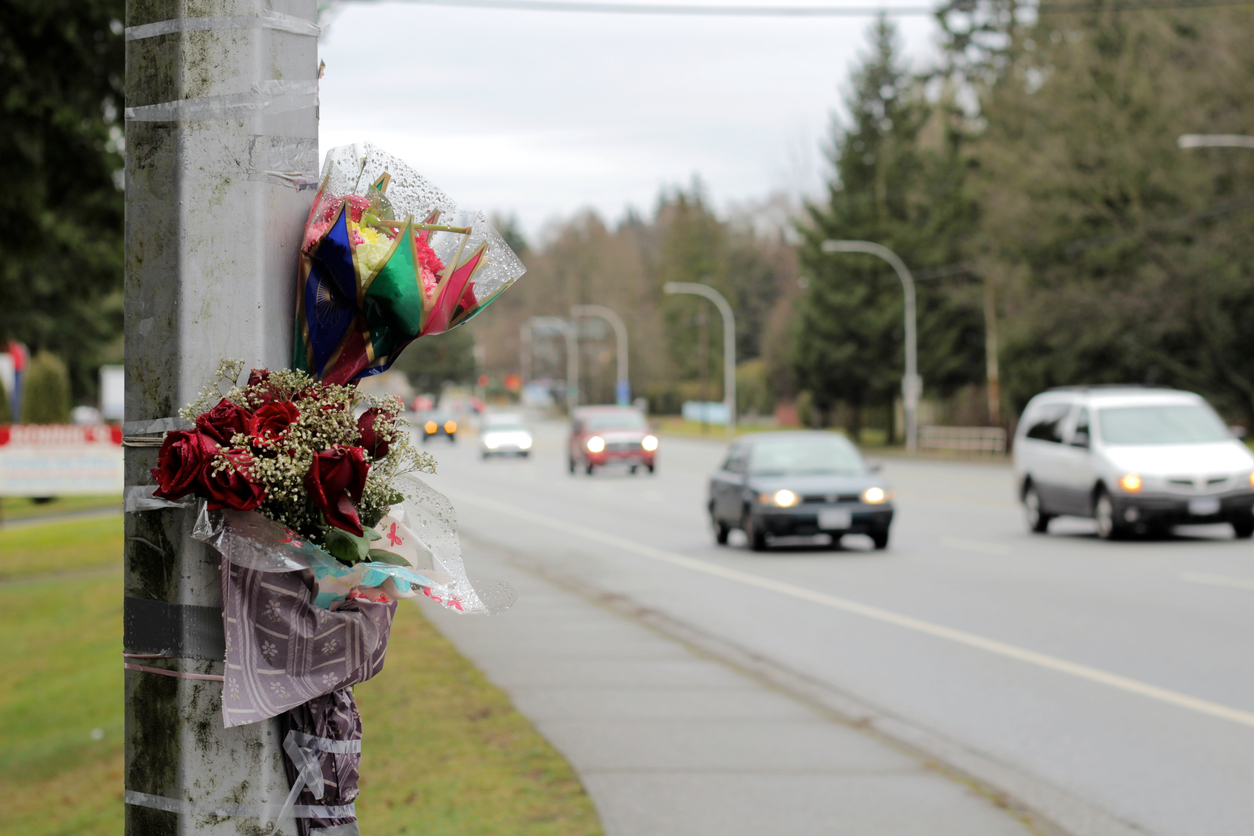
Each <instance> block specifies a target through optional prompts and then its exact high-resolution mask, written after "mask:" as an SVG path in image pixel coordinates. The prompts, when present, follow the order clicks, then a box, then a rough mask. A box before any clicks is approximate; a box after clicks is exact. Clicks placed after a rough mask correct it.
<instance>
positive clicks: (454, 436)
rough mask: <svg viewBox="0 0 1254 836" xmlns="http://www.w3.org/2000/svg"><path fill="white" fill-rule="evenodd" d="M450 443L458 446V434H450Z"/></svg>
mask: <svg viewBox="0 0 1254 836" xmlns="http://www.w3.org/2000/svg"><path fill="white" fill-rule="evenodd" d="M448 443H449V444H456V443H457V433H449V434H448Z"/></svg>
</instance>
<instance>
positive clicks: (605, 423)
mask: <svg viewBox="0 0 1254 836" xmlns="http://www.w3.org/2000/svg"><path fill="white" fill-rule="evenodd" d="M583 424H584V426H585V427H587V428H588V429H589V430H643V429H645V428H646V427H647V426H648V425H647V424H646V423H645V420H644V415H642V414H640V413H639V412H636V411H635V410H633V409H624V410H623V411H622V412H596V413H593V414H592V415H588V416H586V417H585V418H584V420H583Z"/></svg>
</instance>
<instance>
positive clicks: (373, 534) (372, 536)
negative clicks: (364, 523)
mask: <svg viewBox="0 0 1254 836" xmlns="http://www.w3.org/2000/svg"><path fill="white" fill-rule="evenodd" d="M365 532H366V539H367V540H369V541H370V542H372V543H373V542H374V541H375V540H382V539H383V535H382V534H380V533H379V530H378V529H377V528H367V529H365Z"/></svg>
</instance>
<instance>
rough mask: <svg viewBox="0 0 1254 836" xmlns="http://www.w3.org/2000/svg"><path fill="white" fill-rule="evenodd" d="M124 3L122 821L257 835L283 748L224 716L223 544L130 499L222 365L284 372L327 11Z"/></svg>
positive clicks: (271, 811) (277, 791) (279, 1)
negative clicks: (166, 436)
mask: <svg viewBox="0 0 1254 836" xmlns="http://www.w3.org/2000/svg"><path fill="white" fill-rule="evenodd" d="M192 9H194V10H195V11H194V12H193V11H191V10H192ZM192 14H194V15H196V16H195V17H192V16H191V15H192ZM126 16H127V29H126V39H127V52H126V104H127V108H126V114H125V115H126V123H127V126H126V263H125V287H126V312H125V318H126V415H125V423H124V426H123V432H124V434H125V436H127V437H128V441H127V446H126V451H125V452H126V483H127V485H128V486H130V487H128V488H127V494H128V496H127V504H128V513H127V515H126V541H125V542H126V545H125V551H124V562H125V575H124V581H125V595H126V598H125V602H124V603H125V609H124V622H125V636H124V641H123V645H124V648H125V651H126V652H127V653H128V654H132V656H131V657H130V658H128V659H127V662H128V663H129V667H128V670H127V671H126V775H125V786H126V794H125V800H126V833H127V834H129V836H149V835H150V834H151V836H158V834H161V836H166V834H190V833H195V834H243V833H258V832H265V831H268V830H269V827H270V825H269V824H267V822H268V821H270V820H272V819H273V818H274V815H275V814H276V813H277V811H278V809H279V806H280V805H281V804H282V802H283V799H284V797H285V796H286V794H287V791H288V781H287V777H286V775H285V773H284V767H283V757H284V755H283V753H282V749H281V748H280V741H279V736H278V721H277V719H276V720H273V721H270V722H264V723H254V724H252V725H246V726H241V727H238V728H233V729H223V722H222V713H221V694H222V684H221V682H220V681H214V678H215V677H218V676H220V675H221V674H222V666H223V664H222V661H221V660H222V659H223V655H224V648H223V630H222V611H221V606H222V598H221V589H220V584H219V579H218V556H217V554H216V553H215V552H213V551H212V549H210V548H209V547H208V546H206V545H204V544H202V543H200V542H198V541H195V540H192V539H190V537H189V535H190V533H191V528H192V524H193V522H194V518H193V516H194V512H193V511H192V510H191V509H162V510H149V511H135V510H133V506H132V500H133V499H135V498H137V497H138V496H139V495H141V494H142V491H143V488H142V486H146V485H151V484H152V479H151V477H150V476H149V473H148V471H149V469H150V468H152V467H153V466H154V465H155V461H156V453H157V447H156V446H155V445H156V444H158V443H159V442H160V438H161V433H162V432H163V431H165V430H170V429H176V428H179V427H180V426H182V425H183V424H182V422H181V421H179V420H178V419H177V418H176V417H175V416H176V413H177V411H178V410H179V409H180V408H181V407H182V406H183V405H184V404H186V403H188V402H190V401H192V400H194V399H195V398H196V395H197V393H198V392H199V391H200V389H201V387H202V386H204V385H205V384H206V383H207V382H209V381H210V379H211V377H212V375H213V372H214V371H215V369H216V368H217V366H218V363H219V361H220V360H221V359H222V358H224V357H230V358H238V359H242V360H244V361H245V362H246V363H247V364H248V366H249V367H258V368H260V367H269V368H286V367H288V366H290V365H291V359H292V323H293V317H294V311H295V305H294V293H295V285H296V273H297V257H298V253H299V251H300V244H301V238H302V234H303V227H304V221H305V217H306V215H307V214H308V211H309V207H310V203H311V200H312V197H313V191H312V190H311V189H308V187H309V186H313V185H316V179H317V169H318V111H317V104H318V98H317V96H318V93H317V86H318V79H317V76H318V38H317V36H318V31H319V30H318V28H317V25H316V17H317V4H316V2H315V0H201V1H200V2H198V3H195V4H186V3H182V2H174V0H155V2H153V0H128V2H127V10H126ZM149 490H151V489H149ZM140 654H143V655H145V656H146V657H147V658H135V656H136V655H140ZM141 667H143V668H149V669H161V670H163V671H166V672H168V674H169V675H165V674H161V673H153V672H151V671H150V670H139V669H138V668H141ZM194 677H200V678H194ZM288 827H290V820H289V825H288ZM288 827H281V828H280V832H284V833H288V832H292V831H291V830H290V829H288Z"/></svg>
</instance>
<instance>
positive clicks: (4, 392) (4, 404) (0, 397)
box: [0, 380, 13, 424]
mask: <svg viewBox="0 0 1254 836" xmlns="http://www.w3.org/2000/svg"><path fill="white" fill-rule="evenodd" d="M12 423H13V413H12V411H11V410H10V408H9V390H8V389H5V388H4V381H3V380H0V424H12Z"/></svg>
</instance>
